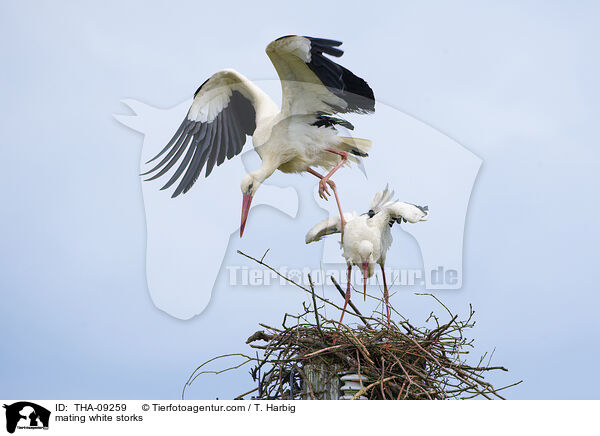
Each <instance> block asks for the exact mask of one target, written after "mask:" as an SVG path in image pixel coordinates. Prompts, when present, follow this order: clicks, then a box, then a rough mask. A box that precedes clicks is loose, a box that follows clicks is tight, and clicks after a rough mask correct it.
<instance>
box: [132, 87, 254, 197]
mask: <svg viewBox="0 0 600 436" xmlns="http://www.w3.org/2000/svg"><path fill="white" fill-rule="evenodd" d="M205 83H206V82H204V83H203V84H202V86H204V84H205ZM202 86H200V88H198V90H197V91H196V94H194V97H196V95H197V94H198V92H199V91H200V90H201V89H202ZM255 129H256V112H255V109H254V106H253V105H252V102H251V101H250V100H249V99H247V98H246V97H244V95H243V94H242V93H240V92H239V91H233V92H232V93H231V96H230V98H229V104H228V105H227V106H226V107H224V108H223V110H222V111H221V112H220V113H219V114H217V116H216V118H215V119H214V120H212V121H211V122H200V121H193V120H190V119H188V118H187V117H186V118H185V119H184V120H183V122H182V123H181V125H180V126H179V128H178V129H177V131H176V132H175V135H173V137H172V138H171V140H170V141H169V142H168V143H167V145H166V146H165V147H164V148H163V149H162V150H161V151H160V152H159V153H158V154H157V155H156V156H154V157H153V158H152V159H150V160H149V161H148V162H147V163H150V162H153V161H155V160H156V159H158V158H159V157H161V156H163V155H164V154H165V153H166V155H165V156H164V157H163V158H162V159H161V160H160V162H159V163H158V164H156V165H155V166H154V167H153V168H152V169H151V170H149V171H147V172H145V173H143V174H142V175H149V174H152V173H154V174H152V176H151V177H149V178H148V179H146V180H154V179H157V178H159V177H161V176H163V175H164V174H165V173H166V172H167V171H169V170H170V169H171V168H173V166H175V164H177V165H178V167H177V169H176V170H175V172H174V173H173V175H172V176H171V177H170V178H169V180H168V181H167V183H166V184H165V185H164V186H163V187H162V188H161V189H167V188H169V187H171V186H172V185H173V184H174V183H175V182H176V181H177V180H179V184H178V185H177V188H176V189H175V192H174V193H173V197H177V196H178V195H180V194H181V193H184V194H185V193H186V192H187V191H189V189H190V188H191V187H192V186H193V185H194V183H195V182H196V180H198V176H199V175H200V173H201V172H202V169H203V168H204V166H205V165H206V177H208V176H209V174H210V173H211V172H212V171H213V169H214V167H215V166H219V165H221V164H222V163H223V162H225V158H227V159H231V158H233V157H234V156H236V155H238V154H239V153H240V152H241V151H242V149H243V147H244V144H245V142H246V135H252V134H253V133H254V130H255ZM184 153H185V154H184ZM182 156H183V158H182ZM182 174H183V176H182Z"/></svg>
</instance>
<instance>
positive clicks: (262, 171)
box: [250, 159, 277, 183]
mask: <svg viewBox="0 0 600 436" xmlns="http://www.w3.org/2000/svg"><path fill="white" fill-rule="evenodd" d="M276 169H277V165H276V164H274V163H272V162H271V161H270V160H267V159H265V160H263V161H262V165H261V166H260V168H259V169H257V170H256V171H252V172H251V173H250V174H251V175H252V176H253V177H254V178H255V179H256V180H258V181H259V182H260V183H262V182H264V181H265V180H266V179H268V178H269V177H271V175H272V174H273V173H274V172H275V170H276Z"/></svg>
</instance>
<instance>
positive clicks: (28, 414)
mask: <svg viewBox="0 0 600 436" xmlns="http://www.w3.org/2000/svg"><path fill="white" fill-rule="evenodd" d="M3 407H4V408H5V409H6V431H7V432H9V433H14V432H15V430H17V429H19V430H48V425H49V424H50V411H49V410H48V409H46V408H45V407H42V406H40V405H38V404H35V403H31V402H29V401H19V402H17V403H13V404H10V405H7V404H5V405H4V406H3Z"/></svg>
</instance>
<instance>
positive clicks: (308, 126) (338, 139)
mask: <svg viewBox="0 0 600 436" xmlns="http://www.w3.org/2000/svg"><path fill="white" fill-rule="evenodd" d="M341 44H342V43H341V42H339V41H333V40H330V39H321V38H311V37H306V36H284V37H282V38H279V39H277V40H275V41H273V42H271V43H270V44H269V45H268V46H267V49H266V52H267V55H268V56H269V58H270V59H271V62H272V63H273V65H274V66H275V69H276V70H277V74H278V75H279V79H280V80H281V87H282V103H281V109H279V108H278V107H277V105H276V104H275V102H273V100H272V99H271V98H270V97H269V96H268V95H267V94H265V93H264V92H263V91H262V90H261V89H259V88H258V87H257V86H256V85H254V84H253V83H252V82H251V81H250V80H248V79H247V78H246V77H244V76H243V75H241V74H240V73H238V72H237V71H234V70H231V69H227V70H222V71H219V72H217V73H215V74H214V75H213V76H211V77H210V78H209V79H208V80H207V81H205V82H204V83H203V84H202V85H201V86H200V88H198V90H197V91H196V93H195V94H194V101H193V103H192V106H191V107H190V109H189V111H188V113H187V116H186V118H185V119H184V120H183V122H182V123H181V126H180V127H179V129H178V130H177V132H176V133H175V135H174V136H173V138H172V139H171V140H170V141H169V143H168V144H167V145H166V147H165V148H164V149H163V150H162V151H161V152H160V153H158V154H157V155H156V156H155V157H154V158H153V159H151V160H150V161H149V162H152V161H154V160H157V159H158V158H160V157H162V159H161V160H160V162H158V164H157V165H156V166H154V167H153V168H152V169H150V170H149V171H147V172H146V173H144V174H142V175H149V174H152V176H151V177H150V178H148V179H147V180H153V179H156V178H158V177H161V176H163V175H164V174H165V173H166V172H167V171H169V170H170V169H171V168H172V167H173V166H174V165H175V164H177V163H178V167H177V169H176V170H175V171H174V173H173V174H172V175H171V177H170V179H169V180H168V181H167V183H166V184H165V185H164V186H163V187H162V188H161V189H167V188H169V187H170V186H171V185H173V184H174V183H175V182H176V181H178V180H179V184H178V185H177V188H176V189H175V191H174V192H173V195H172V196H173V197H177V196H178V195H179V194H181V193H186V192H187V191H188V190H189V189H190V188H191V187H192V186H193V184H194V183H195V181H196V180H197V179H198V177H199V175H200V172H201V171H202V169H203V168H204V167H205V166H206V177H208V176H209V175H210V173H211V172H212V170H213V168H214V166H215V164H216V165H217V166H218V165H221V164H222V163H223V162H224V161H225V158H227V159H231V158H232V157H234V156H236V155H238V154H240V152H241V151H242V148H243V146H244V143H245V142H246V135H250V136H252V142H253V144H254V149H255V150H256V152H257V153H258V155H259V156H260V158H261V160H262V165H261V166H260V168H259V169H258V170H256V171H252V172H250V173H248V174H246V176H245V177H244V178H243V179H242V183H241V190H242V195H243V202H242V220H241V226H240V237H241V236H242V234H243V232H244V227H245V225H246V219H247V217H248V211H249V210H250V204H251V202H252V197H253V195H254V194H255V193H256V191H257V189H258V188H259V187H260V185H261V183H262V182H263V181H264V180H265V179H267V178H268V177H270V176H271V174H273V172H274V171H275V170H280V171H282V172H284V173H302V172H309V173H310V174H313V175H315V176H316V177H318V178H319V179H321V180H320V182H319V195H320V196H321V197H322V198H324V199H327V195H329V190H328V188H327V185H329V186H330V187H331V189H332V190H333V193H334V195H335V198H336V202H337V205H338V209H339V212H340V219H341V220H342V226H343V225H344V224H345V223H344V220H343V216H342V209H341V206H340V201H339V198H338V195H337V190H336V187H335V184H334V183H333V181H331V180H330V177H331V176H332V175H333V173H335V172H336V171H337V170H338V169H339V168H340V167H341V166H342V165H344V164H345V163H346V162H347V161H348V160H349V159H351V160H352V161H355V162H357V161H358V158H360V157H365V156H367V151H368V149H369V148H370V145H371V143H370V141H368V140H365V139H357V138H350V137H343V136H338V135H337V130H336V126H342V127H345V128H347V129H350V130H352V129H353V128H354V126H352V124H350V123H349V122H348V121H346V120H343V119H341V118H337V117H334V116H332V115H334V114H337V113H351V112H355V113H371V112H374V110H375V100H374V96H373V91H372V90H371V88H370V87H369V85H368V84H367V83H366V82H365V81H364V80H363V79H361V78H360V77H357V76H355V75H354V74H353V73H352V72H350V71H349V70H347V69H346V68H344V67H342V66H341V65H338V64H336V63H335V62H333V61H332V60H331V59H329V58H328V57H326V56H325V55H331V56H335V57H340V56H342V54H343V51H342V50H340V49H339V48H338V47H339V46H340V45H341ZM149 162H148V163H149ZM313 167H320V168H322V169H324V170H325V171H327V174H326V175H324V176H323V175H321V174H320V173H318V172H317V171H315V170H314V169H313Z"/></svg>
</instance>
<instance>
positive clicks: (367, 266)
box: [362, 262, 369, 301]
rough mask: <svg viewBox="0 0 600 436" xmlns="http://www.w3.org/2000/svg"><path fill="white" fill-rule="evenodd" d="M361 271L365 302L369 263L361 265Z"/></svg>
mask: <svg viewBox="0 0 600 436" xmlns="http://www.w3.org/2000/svg"><path fill="white" fill-rule="evenodd" d="M362 270H363V283H364V294H365V301H367V275H368V274H369V262H363V263H362Z"/></svg>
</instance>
